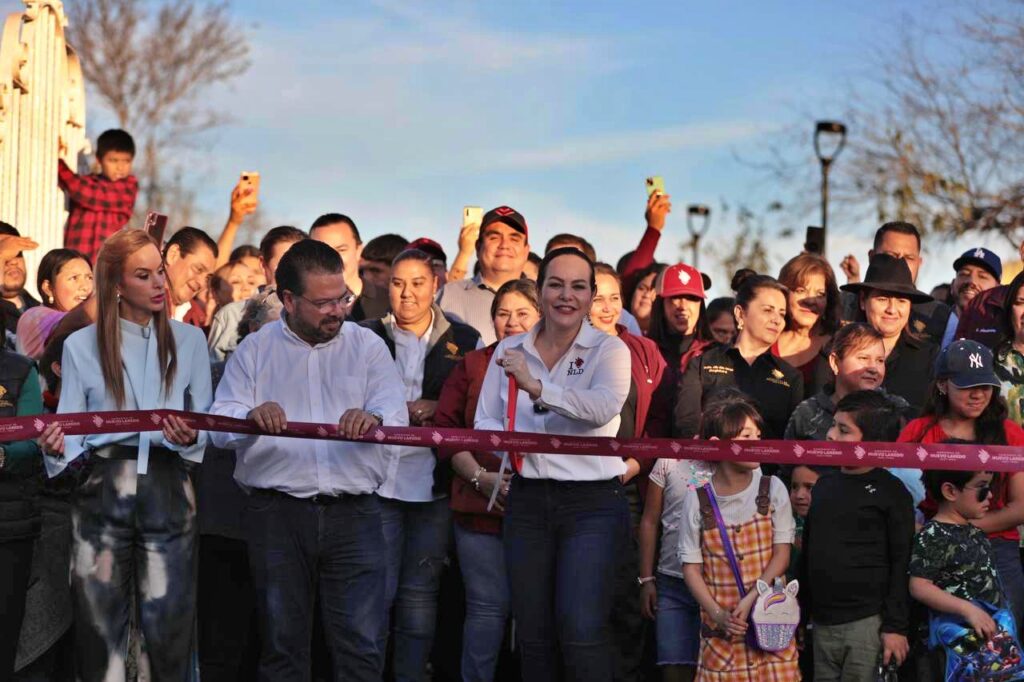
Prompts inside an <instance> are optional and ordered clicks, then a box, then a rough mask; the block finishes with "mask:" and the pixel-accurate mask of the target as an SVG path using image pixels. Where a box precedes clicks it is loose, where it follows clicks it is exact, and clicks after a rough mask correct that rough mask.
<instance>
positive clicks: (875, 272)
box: [839, 253, 932, 303]
mask: <svg viewBox="0 0 1024 682" xmlns="http://www.w3.org/2000/svg"><path fill="white" fill-rule="evenodd" d="M839 288H840V289H842V290H843V291H850V292H853V293H859V292H861V291H883V292H885V293H887V294H896V295H897V296H899V297H900V298H908V299H910V302H911V303H926V302H928V301H930V300H932V297H931V296H929V295H928V294H926V293H924V292H923V291H919V290H918V289H917V287H915V286H914V278H913V276H912V275H911V274H910V268H909V267H908V266H907V263H906V261H904V260H903V259H902V258H896V257H894V256H890V255H889V254H887V253H876V254H875V256H874V257H873V258H872V259H871V262H870V263H869V264H868V271H867V273H866V274H865V275H864V281H863V282H857V283H855V284H844V285H843V286H841V287H839Z"/></svg>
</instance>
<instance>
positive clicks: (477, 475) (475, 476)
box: [469, 467, 487, 492]
mask: <svg viewBox="0 0 1024 682" xmlns="http://www.w3.org/2000/svg"><path fill="white" fill-rule="evenodd" d="M486 471H487V469H485V468H484V467H480V468H479V469H477V470H476V473H474V474H473V478H471V479H469V482H470V483H472V484H473V489H474V490H476V491H477V492H480V474H483V473H485V472H486Z"/></svg>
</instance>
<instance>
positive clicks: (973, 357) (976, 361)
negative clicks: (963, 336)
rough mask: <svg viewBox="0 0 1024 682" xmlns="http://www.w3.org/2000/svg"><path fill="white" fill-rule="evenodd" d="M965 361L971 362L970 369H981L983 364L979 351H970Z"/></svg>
mask: <svg viewBox="0 0 1024 682" xmlns="http://www.w3.org/2000/svg"><path fill="white" fill-rule="evenodd" d="M967 361H968V362H970V363H971V369H981V368H982V367H983V366H984V365H983V363H982V361H981V353H971V354H970V355H969V356H968V357H967Z"/></svg>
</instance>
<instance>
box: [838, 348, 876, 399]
mask: <svg viewBox="0 0 1024 682" xmlns="http://www.w3.org/2000/svg"><path fill="white" fill-rule="evenodd" d="M828 364H829V366H830V367H831V368H832V373H833V374H835V375H836V387H837V388H840V387H841V388H842V389H843V392H844V393H853V392H854V391H867V390H874V389H876V388H878V387H879V386H881V385H882V382H883V381H884V380H885V345H884V344H883V343H882V341H881V339H865V340H864V341H863V343H861V344H860V345H859V346H858V347H856V348H853V349H850V350H849V351H848V352H847V353H846V355H845V356H843V357H842V358H840V357H839V356H838V355H836V354H835V353H831V354H830V355H829V358H828Z"/></svg>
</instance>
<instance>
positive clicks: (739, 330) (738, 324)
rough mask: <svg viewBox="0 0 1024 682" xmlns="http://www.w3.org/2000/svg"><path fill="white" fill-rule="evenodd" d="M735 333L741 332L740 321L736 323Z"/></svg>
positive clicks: (741, 325) (741, 323)
mask: <svg viewBox="0 0 1024 682" xmlns="http://www.w3.org/2000/svg"><path fill="white" fill-rule="evenodd" d="M736 331H738V332H741V331H743V321H742V320H741V321H739V322H737V323H736Z"/></svg>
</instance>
